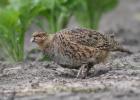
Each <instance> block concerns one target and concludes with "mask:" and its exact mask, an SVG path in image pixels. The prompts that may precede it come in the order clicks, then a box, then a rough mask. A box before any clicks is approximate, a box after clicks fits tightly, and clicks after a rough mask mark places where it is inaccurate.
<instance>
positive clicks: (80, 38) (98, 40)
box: [59, 28, 109, 49]
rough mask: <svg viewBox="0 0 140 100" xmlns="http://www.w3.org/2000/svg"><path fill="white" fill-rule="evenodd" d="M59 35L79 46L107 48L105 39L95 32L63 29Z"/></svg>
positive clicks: (107, 44)
mask: <svg viewBox="0 0 140 100" xmlns="http://www.w3.org/2000/svg"><path fill="white" fill-rule="evenodd" d="M59 33H60V34H62V35H64V36H65V38H67V39H68V40H69V41H71V42H75V43H78V44H80V45H85V46H90V47H97V48H101V49H108V47H109V43H108V40H107V38H106V37H105V36H104V35H103V34H101V33H99V32H97V31H95V30H90V29H81V28H73V29H64V30H62V31H60V32H59Z"/></svg>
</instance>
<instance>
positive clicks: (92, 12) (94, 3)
mask: <svg viewBox="0 0 140 100" xmlns="http://www.w3.org/2000/svg"><path fill="white" fill-rule="evenodd" d="M117 2H118V1H117V0H104V1H103V0H1V1H0V38H1V40H0V47H1V51H2V56H3V57H4V58H5V59H6V60H7V61H10V62H17V61H23V60H24V58H25V56H24V39H25V33H26V31H27V30H28V28H29V26H30V25H31V23H33V22H35V23H36V24H37V25H38V26H39V27H40V28H41V29H42V30H44V31H47V32H49V33H54V32H57V31H59V30H61V29H63V28H66V27H67V24H68V22H69V20H70V18H71V17H72V16H74V17H75V18H76V20H77V21H78V23H79V24H80V26H82V27H86V28H92V29H98V24H99V21H100V18H101V16H102V15H103V13H105V12H107V11H110V10H112V9H113V8H114V7H115V6H116V5H117ZM38 16H42V17H43V18H45V19H46V20H47V22H48V27H47V26H45V24H44V20H41V19H39V20H38V19H36V18H37V17H38Z"/></svg>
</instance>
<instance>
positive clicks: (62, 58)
mask: <svg viewBox="0 0 140 100" xmlns="http://www.w3.org/2000/svg"><path fill="white" fill-rule="evenodd" d="M31 42H35V43H36V44H37V45H38V46H39V48H40V49H41V50H42V51H43V52H44V53H45V54H47V55H48V56H49V57H50V58H51V59H52V60H53V61H54V62H56V63H57V64H59V65H61V66H64V67H68V68H75V69H79V71H78V73H77V76H76V77H77V78H86V77H87V76H88V73H89V71H90V69H91V68H92V67H94V65H96V64H99V63H102V62H105V61H106V58H107V57H108V55H109V53H110V52H115V51H119V52H126V53H128V54H132V52H131V51H129V50H128V49H125V48H124V47H123V46H122V45H121V44H120V43H119V42H117V41H116V40H115V39H114V34H104V33H100V32H98V31H96V30H93V29H87V28H66V29H63V30H60V31H59V32H56V33H55V34H54V35H53V36H50V35H49V34H48V33H47V32H34V33H33V34H32V38H31Z"/></svg>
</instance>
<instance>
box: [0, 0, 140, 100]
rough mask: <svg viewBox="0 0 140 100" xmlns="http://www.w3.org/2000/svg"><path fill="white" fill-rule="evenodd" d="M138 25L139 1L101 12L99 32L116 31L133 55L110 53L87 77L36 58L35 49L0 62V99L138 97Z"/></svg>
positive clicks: (125, 1)
mask: <svg viewBox="0 0 140 100" xmlns="http://www.w3.org/2000/svg"><path fill="white" fill-rule="evenodd" d="M132 1H133V2H132ZM133 15H134V17H132V16H133ZM121 16H122V17H121ZM125 16H127V18H126V17H125ZM138 16H139V17H138ZM114 19H115V20H114ZM122 20H123V22H122ZM106 24H107V25H106ZM139 27H140V0H121V4H120V5H119V6H118V7H117V8H116V9H115V10H114V11H113V12H111V13H108V14H107V15H104V17H103V19H102V21H101V25H100V31H112V30H113V31H115V33H116V37H117V39H118V41H120V42H121V43H122V44H123V45H124V46H125V47H126V48H128V49H130V50H131V51H133V52H134V54H132V55H127V54H123V53H112V54H110V57H109V58H108V60H107V62H106V63H105V64H98V65H96V66H95V69H96V70H94V69H93V68H92V70H91V71H90V73H89V76H88V77H87V78H86V79H77V78H75V76H76V73H77V71H78V70H76V69H67V68H63V67H61V66H59V65H57V64H56V63H54V62H52V61H43V62H42V61H39V59H40V56H41V54H40V52H38V51H32V52H30V53H29V56H28V57H27V59H26V60H25V61H24V62H21V63H16V64H9V63H7V62H4V61H0V100H46V99H47V100H65V99H67V100H139V98H140V29H139ZM27 39H29V37H27ZM27 42H28V40H27ZM28 45H29V44H28ZM28 45H27V46H28ZM25 47H26V46H25Z"/></svg>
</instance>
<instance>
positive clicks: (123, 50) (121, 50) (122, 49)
mask: <svg viewBox="0 0 140 100" xmlns="http://www.w3.org/2000/svg"><path fill="white" fill-rule="evenodd" d="M114 51H119V52H125V53H127V54H133V52H132V51H130V50H128V49H125V48H123V47H119V48H116V49H115V50H114Z"/></svg>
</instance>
